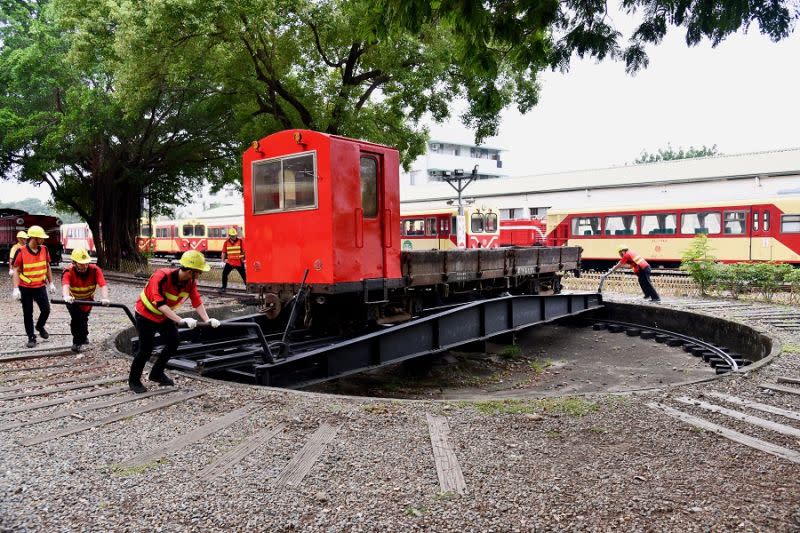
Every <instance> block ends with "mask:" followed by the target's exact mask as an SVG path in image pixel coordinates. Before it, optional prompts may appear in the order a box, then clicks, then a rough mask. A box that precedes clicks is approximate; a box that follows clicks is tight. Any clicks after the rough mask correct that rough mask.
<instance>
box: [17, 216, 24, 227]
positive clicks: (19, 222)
mask: <svg viewBox="0 0 800 533" xmlns="http://www.w3.org/2000/svg"><path fill="white" fill-rule="evenodd" d="M23 224H25V219H24V218H18V219H17V226H22V225H23Z"/></svg>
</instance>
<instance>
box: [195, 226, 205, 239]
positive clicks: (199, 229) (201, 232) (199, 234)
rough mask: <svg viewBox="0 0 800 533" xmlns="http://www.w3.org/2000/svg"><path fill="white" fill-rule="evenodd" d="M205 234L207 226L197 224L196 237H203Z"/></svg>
mask: <svg viewBox="0 0 800 533" xmlns="http://www.w3.org/2000/svg"><path fill="white" fill-rule="evenodd" d="M205 234H206V227H205V226H203V225H200V224H198V225H196V226H195V227H194V236H195V237H202V236H203V235H205Z"/></svg>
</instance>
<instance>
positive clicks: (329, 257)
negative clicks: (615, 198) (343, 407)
mask: <svg viewBox="0 0 800 533" xmlns="http://www.w3.org/2000/svg"><path fill="white" fill-rule="evenodd" d="M243 188H244V222H245V229H246V231H247V237H248V243H249V244H248V248H247V257H246V267H247V278H248V285H249V286H250V287H251V288H254V289H257V291H258V293H259V297H260V298H261V300H262V302H263V305H264V306H265V309H266V312H267V316H270V317H274V318H277V317H278V316H279V315H280V314H281V309H282V308H286V304H287V303H289V302H290V301H292V299H293V298H294V296H295V294H296V292H297V291H298V289H299V287H300V285H301V283H302V282H303V281H305V283H306V289H305V296H306V298H305V300H304V301H305V305H304V309H301V310H300V311H299V313H300V314H299V315H298V316H301V317H303V318H304V320H305V323H306V325H307V326H308V325H309V324H311V323H314V324H317V325H319V324H320V323H321V322H322V323H331V322H336V323H337V324H339V325H341V324H342V322H349V323H352V324H354V325H358V324H364V323H365V320H366V322H367V323H375V322H377V323H382V324H386V323H391V322H399V321H403V320H407V319H409V318H411V316H413V315H415V314H416V313H418V312H419V311H420V310H421V309H423V308H427V307H430V306H433V305H440V304H442V303H445V302H452V301H458V299H459V298H461V299H462V300H461V301H463V299H465V298H466V299H475V298H484V297H492V296H496V295H499V294H502V293H506V292H510V293H512V294H513V293H517V294H537V293H540V292H544V291H551V292H558V290H559V279H560V277H559V274H558V273H559V271H560V270H570V269H577V268H578V267H579V260H580V249H579V248H577V247H559V248H543V247H542V248H527V249H523V248H477V249H454V250H424V251H423V250H420V251H405V250H403V251H401V247H402V243H401V240H400V239H399V238H398V235H397V228H398V227H399V225H400V194H399V156H398V152H397V151H396V150H394V149H393V148H389V147H386V146H381V145H378V144H374V143H370V142H366V141H360V140H355V139H348V138H345V137H339V136H336V135H328V134H324V133H318V132H314V131H308V130H288V131H282V132H278V133H275V134H273V135H270V136H268V137H265V138H263V139H261V140H260V141H257V142H254V143H253V146H252V147H251V148H250V149H248V150H247V151H246V152H245V153H244V157H243ZM333 302H335V305H329V304H331V303H333ZM295 311H296V310H295Z"/></svg>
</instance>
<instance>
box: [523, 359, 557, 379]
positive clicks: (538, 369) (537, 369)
mask: <svg viewBox="0 0 800 533" xmlns="http://www.w3.org/2000/svg"><path fill="white" fill-rule="evenodd" d="M552 365H553V362H552V361H551V360H550V359H534V360H532V361H529V362H528V366H529V367H531V370H533V373H534V374H536V375H537V376H538V375H540V374H544V371H545V370H547V369H548V368H549V367H551V366H552Z"/></svg>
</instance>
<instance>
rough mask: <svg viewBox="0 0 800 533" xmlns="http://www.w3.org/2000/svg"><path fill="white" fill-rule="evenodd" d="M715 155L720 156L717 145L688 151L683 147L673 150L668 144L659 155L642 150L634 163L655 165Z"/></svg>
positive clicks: (691, 147)
mask: <svg viewBox="0 0 800 533" xmlns="http://www.w3.org/2000/svg"><path fill="white" fill-rule="evenodd" d="M715 155H719V152H718V151H717V145H716V144H715V145H713V146H711V147H710V148H709V147H708V146H706V145H703V147H702V148H695V147H694V146H690V147H689V148H688V150H684V149H683V148H682V147H678V149H677V150H675V149H673V148H672V145H671V144H667V148H666V149H659V150H658V153H655V154H651V153H649V152H647V151H646V150H642V153H641V154H640V155H639V158H638V159H636V161H634V163H636V164H637V165H639V164H642V163H655V162H657V161H672V160H675V159H691V158H693V157H710V156H715Z"/></svg>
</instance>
